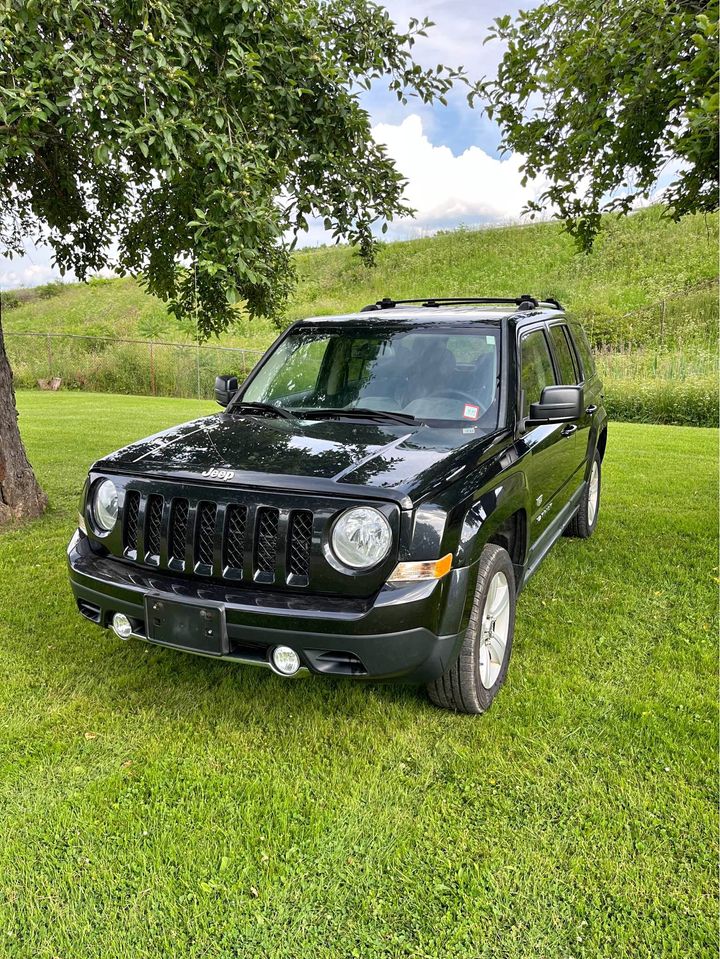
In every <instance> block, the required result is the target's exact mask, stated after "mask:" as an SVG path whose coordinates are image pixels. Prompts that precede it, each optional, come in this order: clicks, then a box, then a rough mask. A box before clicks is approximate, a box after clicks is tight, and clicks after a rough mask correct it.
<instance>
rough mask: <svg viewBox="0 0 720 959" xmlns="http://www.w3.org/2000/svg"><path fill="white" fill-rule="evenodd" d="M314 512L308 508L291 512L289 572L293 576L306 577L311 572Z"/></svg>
mask: <svg viewBox="0 0 720 959" xmlns="http://www.w3.org/2000/svg"><path fill="white" fill-rule="evenodd" d="M312 525H313V514H312V513H311V512H310V511H309V510H306V509H299V510H294V511H293V512H292V513H291V514H290V535H289V537H288V572H289V573H290V575H291V576H300V577H305V578H307V576H308V575H309V573H310V546H311V544H312Z"/></svg>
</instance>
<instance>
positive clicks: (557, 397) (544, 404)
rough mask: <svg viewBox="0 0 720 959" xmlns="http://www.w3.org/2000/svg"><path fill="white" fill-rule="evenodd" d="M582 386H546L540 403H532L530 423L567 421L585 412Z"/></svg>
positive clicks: (577, 417) (575, 418)
mask: <svg viewBox="0 0 720 959" xmlns="http://www.w3.org/2000/svg"><path fill="white" fill-rule="evenodd" d="M583 406H584V403H583V388H582V386H546V387H545V389H544V390H543V391H542V395H541V397H540V402H539V403H531V404H530V417H529V421H528V422H529V423H530V424H531V425H532V424H539V423H567V422H568V421H569V420H577V419H580V417H581V416H582V413H583Z"/></svg>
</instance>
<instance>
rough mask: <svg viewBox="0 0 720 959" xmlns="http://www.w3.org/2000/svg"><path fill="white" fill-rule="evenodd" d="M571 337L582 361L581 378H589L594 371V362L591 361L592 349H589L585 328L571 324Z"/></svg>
mask: <svg viewBox="0 0 720 959" xmlns="http://www.w3.org/2000/svg"><path fill="white" fill-rule="evenodd" d="M572 338H573V341H574V343H575V347H576V349H577V352H578V354H579V356H580V360H581V361H582V368H583V379H584V380H589V379H590V377H591V376H592V375H593V373H594V372H595V363H594V362H593V358H592V350H591V349H590V343H589V341H588V338H587V336H586V335H585V330H584V329H583V328H582V327H581V326H573V328H572Z"/></svg>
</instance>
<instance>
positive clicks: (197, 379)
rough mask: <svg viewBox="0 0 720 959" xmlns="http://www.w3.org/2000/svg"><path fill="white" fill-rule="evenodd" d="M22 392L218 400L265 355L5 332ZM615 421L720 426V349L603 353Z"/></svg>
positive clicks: (600, 362) (601, 359)
mask: <svg viewBox="0 0 720 959" xmlns="http://www.w3.org/2000/svg"><path fill="white" fill-rule="evenodd" d="M5 344H6V347H7V351H8V355H9V357H10V362H11V364H12V368H13V372H14V376H15V385H16V387H19V388H21V389H35V388H37V386H38V385H39V382H40V381H41V380H42V381H50V380H52V379H53V378H55V377H57V378H59V379H60V380H61V381H62V384H61V388H63V389H76V390H88V391H91V392H98V393H133V394H139V395H147V396H178V397H197V398H198V399H212V397H213V388H214V385H215V377H216V376H217V375H218V373H231V374H234V375H236V376H237V377H238V379H239V380H240V382H242V381H243V380H244V379H245V377H246V376H247V374H248V373H249V372H250V370H251V369H252V368H253V366H254V365H255V364H256V363H257V361H258V360H259V359H260V357H261V356H262V355H263V351H262V350H249V349H242V348H240V347H228V346H206V345H204V346H200V345H196V344H189V343H170V342H165V341H160V340H142V339H115V338H113V337H107V336H86V335H80V334H69V333H20V332H17V333H16V332H5ZM596 359H597V364H598V370H599V371H600V375H601V376H602V378H603V381H604V383H605V396H606V403H607V407H608V413H609V415H610V416H611V418H612V419H616V420H625V421H627V422H638V423H666V424H676V425H686V426H717V425H718V416H719V404H718V379H717V348H716V344H711V343H710V342H708V343H706V344H705V343H703V344H701V346H700V347H698V345H697V344H693V345H692V348H691V349H686V350H683V349H671V350H667V349H654V350H646V349H631V348H629V347H618V348H617V349H613V348H609V347H601V348H600V349H599V350H597V352H596Z"/></svg>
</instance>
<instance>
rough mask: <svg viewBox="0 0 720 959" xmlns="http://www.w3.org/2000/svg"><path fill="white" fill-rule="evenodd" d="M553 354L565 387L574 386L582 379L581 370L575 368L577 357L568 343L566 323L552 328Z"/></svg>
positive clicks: (556, 324)
mask: <svg viewBox="0 0 720 959" xmlns="http://www.w3.org/2000/svg"><path fill="white" fill-rule="evenodd" d="M549 329H550V339H551V340H552V345H553V352H554V353H555V359H556V360H557V364H558V372H559V373H560V382H561V383H562V384H563V385H564V386H572V385H573V384H575V383H578V382H579V381H580V379H581V377H580V376H579V370H578V369H577V368H576V366H575V356H574V355H573V350H572V347H571V346H570V343H569V342H568V328H567V327H566V326H565V324H564V323H554V324H553V325H552V326H551V327H550V328H549Z"/></svg>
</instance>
